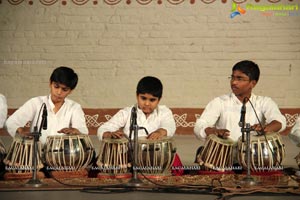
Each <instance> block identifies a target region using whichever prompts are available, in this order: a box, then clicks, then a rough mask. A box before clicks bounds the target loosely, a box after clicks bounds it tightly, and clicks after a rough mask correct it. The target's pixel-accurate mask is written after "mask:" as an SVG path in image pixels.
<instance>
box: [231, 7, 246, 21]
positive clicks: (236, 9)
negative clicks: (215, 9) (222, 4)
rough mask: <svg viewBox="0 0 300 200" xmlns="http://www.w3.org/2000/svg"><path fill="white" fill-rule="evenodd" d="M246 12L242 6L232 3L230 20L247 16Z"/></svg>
mask: <svg viewBox="0 0 300 200" xmlns="http://www.w3.org/2000/svg"><path fill="white" fill-rule="evenodd" d="M245 13H246V10H245V9H243V8H242V7H241V6H240V4H236V3H232V7H231V14H230V18H231V19H232V18H234V17H235V16H237V15H241V14H245Z"/></svg>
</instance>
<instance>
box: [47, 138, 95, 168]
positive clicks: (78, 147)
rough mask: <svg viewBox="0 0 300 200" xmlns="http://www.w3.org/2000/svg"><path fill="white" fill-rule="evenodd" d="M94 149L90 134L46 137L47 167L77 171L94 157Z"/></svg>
mask: <svg viewBox="0 0 300 200" xmlns="http://www.w3.org/2000/svg"><path fill="white" fill-rule="evenodd" d="M93 151H94V147H93V144H92V142H91V140H90V137H89V136H88V135H85V134H81V135H55V136H48V137H47V139H46V144H45V147H44V158H45V162H46V164H47V169H50V170H54V171H76V170H80V169H84V168H86V167H87V165H88V164H89V163H90V162H91V160H92V158H93Z"/></svg>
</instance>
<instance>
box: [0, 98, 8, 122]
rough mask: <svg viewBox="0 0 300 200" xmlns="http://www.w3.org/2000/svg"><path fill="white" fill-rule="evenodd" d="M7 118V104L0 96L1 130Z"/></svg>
mask: <svg viewBox="0 0 300 200" xmlns="http://www.w3.org/2000/svg"><path fill="white" fill-rule="evenodd" d="M6 118H7V102H6V98H5V96H3V95H1V94H0V128H3V126H4V123H5V121H6Z"/></svg>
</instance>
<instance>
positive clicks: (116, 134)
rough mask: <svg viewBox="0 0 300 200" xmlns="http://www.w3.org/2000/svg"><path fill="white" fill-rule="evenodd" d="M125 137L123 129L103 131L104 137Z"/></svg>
mask: <svg viewBox="0 0 300 200" xmlns="http://www.w3.org/2000/svg"><path fill="white" fill-rule="evenodd" d="M123 137H124V132H123V131H121V130H117V131H114V132H105V133H103V138H113V139H120V138H123Z"/></svg>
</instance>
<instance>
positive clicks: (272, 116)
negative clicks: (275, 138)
mask: <svg viewBox="0 0 300 200" xmlns="http://www.w3.org/2000/svg"><path fill="white" fill-rule="evenodd" d="M264 104H265V105H264V106H263V108H265V109H264V116H265V118H266V123H267V124H269V123H271V122H272V121H274V120H276V121H278V122H280V123H281V129H280V130H279V132H280V131H283V130H284V129H285V128H286V118H285V116H284V115H282V114H281V112H280V110H279V107H278V106H277V104H276V103H275V102H274V101H273V100H272V99H271V98H269V97H267V99H266V101H264Z"/></svg>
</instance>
